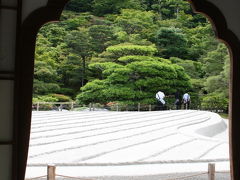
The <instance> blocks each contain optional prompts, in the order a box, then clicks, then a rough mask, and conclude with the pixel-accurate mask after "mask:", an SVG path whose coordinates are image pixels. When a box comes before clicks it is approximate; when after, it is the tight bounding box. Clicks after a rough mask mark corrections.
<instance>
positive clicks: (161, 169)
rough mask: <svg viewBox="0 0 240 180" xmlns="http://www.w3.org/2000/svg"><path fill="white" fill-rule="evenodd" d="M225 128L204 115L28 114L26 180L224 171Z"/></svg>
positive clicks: (174, 112)
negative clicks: (51, 172)
mask: <svg viewBox="0 0 240 180" xmlns="http://www.w3.org/2000/svg"><path fill="white" fill-rule="evenodd" d="M228 159H229V150H228V123H227V120H224V119H222V118H221V117H220V116H219V115H217V114H215V113H211V112H206V111H196V110H172V111H149V112H108V111H94V112H93V111H83V112H74V111H69V112H66V111H65V112H54V111H46V112H41V111H39V112H33V116H32V129H31V140H30V147H29V157H28V167H27V172H26V177H36V176H40V175H46V166H47V164H55V165H56V166H57V173H58V174H65V175H71V176H82V177H83V176H84V177H86V176H88V177H90V176H140V175H154V174H164V173H176V172H177V173H178V172H179V173H180V172H200V171H206V170H207V164H208V163H209V162H214V163H215V164H216V170H217V171H222V170H229V161H228Z"/></svg>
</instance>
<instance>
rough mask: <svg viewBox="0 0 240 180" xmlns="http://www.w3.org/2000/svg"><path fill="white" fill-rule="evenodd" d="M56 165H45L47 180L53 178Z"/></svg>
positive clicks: (52, 179) (53, 179)
mask: <svg viewBox="0 0 240 180" xmlns="http://www.w3.org/2000/svg"><path fill="white" fill-rule="evenodd" d="M55 171H56V167H55V166H54V165H48V166H47V180H55V175H56V174H55Z"/></svg>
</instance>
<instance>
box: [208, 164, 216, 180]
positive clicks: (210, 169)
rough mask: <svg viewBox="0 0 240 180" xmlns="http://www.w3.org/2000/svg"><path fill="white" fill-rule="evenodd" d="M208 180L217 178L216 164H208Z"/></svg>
mask: <svg viewBox="0 0 240 180" xmlns="http://www.w3.org/2000/svg"><path fill="white" fill-rule="evenodd" d="M208 180H215V164H213V163H209V164H208Z"/></svg>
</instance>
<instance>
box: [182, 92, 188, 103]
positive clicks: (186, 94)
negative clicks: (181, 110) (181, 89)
mask: <svg viewBox="0 0 240 180" xmlns="http://www.w3.org/2000/svg"><path fill="white" fill-rule="evenodd" d="M188 101H190V95H189V94H188V93H185V94H184V95H183V102H188Z"/></svg>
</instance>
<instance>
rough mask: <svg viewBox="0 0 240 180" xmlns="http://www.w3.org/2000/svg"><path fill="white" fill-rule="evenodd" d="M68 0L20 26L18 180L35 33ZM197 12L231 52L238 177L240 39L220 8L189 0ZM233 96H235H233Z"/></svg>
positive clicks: (235, 171) (239, 175) (53, 0)
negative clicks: (228, 25)
mask: <svg viewBox="0 0 240 180" xmlns="http://www.w3.org/2000/svg"><path fill="white" fill-rule="evenodd" d="M68 1H69V0H49V1H48V4H47V6H45V7H42V8H39V9H37V10H35V11H34V12H32V13H31V14H30V15H29V16H28V17H27V18H26V20H24V22H23V24H22V27H21V35H20V41H19V42H20V43H19V44H18V46H19V48H18V50H17V59H16V76H17V80H16V82H17V83H16V86H17V87H16V94H15V98H16V101H15V102H17V104H18V105H17V106H16V108H17V111H16V112H17V114H16V115H15V117H16V118H17V121H18V124H19V126H18V131H17V134H18V154H17V158H18V161H17V162H18V171H19V176H18V179H19V180H24V175H25V167H26V161H27V153H28V145H29V136H30V124H31V110H32V86H33V70H34V51H35V41H36V35H37V32H38V30H39V29H40V27H41V26H42V25H43V24H45V23H47V22H50V21H57V20H59V18H60V15H61V13H62V10H63V8H64V6H65V4H66V3H67V2H68ZM189 1H190V3H191V4H192V5H193V6H194V8H195V10H196V11H197V12H200V13H202V14H204V15H205V16H207V17H208V18H209V19H210V21H211V22H212V24H213V27H214V30H215V32H216V36H217V37H218V38H219V39H220V40H222V41H224V42H225V43H226V44H227V45H228V47H229V49H230V54H231V59H232V61H231V72H232V73H231V85H230V111H229V112H230V119H231V121H230V131H231V134H230V149H231V153H230V154H231V171H232V179H234V180H238V179H240V171H239V162H240V161H239V153H238V152H240V141H238V137H240V131H238V127H240V122H238V118H239V117H240V111H239V110H238V108H239V107H240V100H239V99H240V93H237V91H238V90H239V89H240V85H238V83H237V82H238V81H239V82H240V63H239V62H240V43H239V39H238V38H237V37H236V36H235V34H234V33H233V32H232V31H231V30H229V29H228V27H227V23H226V20H225V17H224V16H223V14H222V13H221V11H220V10H219V9H218V8H217V7H216V6H215V5H213V4H212V3H210V2H208V1H207V0H189ZM233 97H234V98H233Z"/></svg>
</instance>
